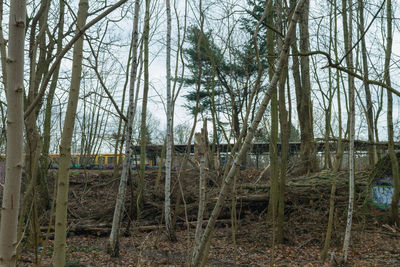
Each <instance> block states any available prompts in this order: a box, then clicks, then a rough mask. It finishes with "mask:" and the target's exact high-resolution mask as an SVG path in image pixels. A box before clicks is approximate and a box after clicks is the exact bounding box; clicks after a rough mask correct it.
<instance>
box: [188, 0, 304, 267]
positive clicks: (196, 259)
mask: <svg viewBox="0 0 400 267" xmlns="http://www.w3.org/2000/svg"><path fill="white" fill-rule="evenodd" d="M305 1H306V0H300V1H299V3H298V5H297V7H296V9H295V11H294V14H293V17H292V20H291V22H290V24H289V27H288V31H287V34H286V37H285V41H284V45H283V46H282V51H281V52H280V55H279V60H278V64H277V67H276V71H275V74H274V77H273V79H272V80H271V83H270V84H269V86H268V88H267V91H266V93H265V95H264V97H263V99H262V101H261V104H260V107H259V109H258V110H257V112H256V114H255V117H254V119H253V121H252V123H251V125H250V127H249V129H248V131H247V135H246V137H245V140H244V143H243V146H242V147H241V149H240V151H239V153H238V154H237V155H236V157H235V160H234V163H233V165H232V167H231V168H230V170H229V172H228V173H227V175H226V177H225V178H224V180H223V183H222V187H221V190H220V193H219V196H218V200H217V202H216V204H215V206H214V209H213V211H212V213H211V216H210V219H209V220H208V224H207V227H206V229H205V231H204V233H203V235H202V238H201V241H200V243H199V245H197V246H196V247H195V249H194V256H193V258H192V261H191V266H200V264H201V261H202V259H203V258H205V256H204V254H205V253H206V247H207V245H208V244H209V243H210V239H211V236H212V233H213V230H214V226H215V222H216V220H217V218H218V215H219V213H220V211H221V208H222V204H223V203H224V200H225V197H226V194H227V192H228V188H230V185H231V182H232V178H233V177H234V175H235V173H236V169H238V168H239V167H240V163H241V160H242V159H243V157H244V156H245V154H246V153H247V151H248V150H249V148H250V145H251V142H252V140H253V137H254V133H255V130H256V129H257V127H258V125H259V123H260V121H261V118H262V116H263V115H264V112H265V109H266V108H267V106H268V103H269V100H270V92H271V90H272V88H273V87H275V86H276V84H277V82H278V80H279V77H280V74H281V72H282V71H283V68H284V65H285V62H286V60H287V56H288V53H289V46H290V43H291V41H292V38H293V33H294V31H295V28H296V24H297V20H298V18H299V13H300V8H301V7H302V6H303V4H304V2H305Z"/></svg>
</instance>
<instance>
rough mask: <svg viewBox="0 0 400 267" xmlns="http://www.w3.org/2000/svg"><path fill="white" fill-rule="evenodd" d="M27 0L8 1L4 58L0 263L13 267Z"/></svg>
mask: <svg viewBox="0 0 400 267" xmlns="http://www.w3.org/2000/svg"><path fill="white" fill-rule="evenodd" d="M25 12H26V1H24V0H15V1H11V4H10V16H9V43H8V59H7V86H6V88H7V103H8V110H7V152H6V153H7V154H6V181H5V186H4V192H3V202H2V211H1V228H0V265H1V266H15V264H16V248H17V245H18V242H17V222H18V210H19V199H20V189H21V176H22V152H23V127H24V117H23V114H24V44H25V27H26V24H25V18H26V13H25Z"/></svg>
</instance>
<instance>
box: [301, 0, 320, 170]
mask: <svg viewBox="0 0 400 267" xmlns="http://www.w3.org/2000/svg"><path fill="white" fill-rule="evenodd" d="M309 9H310V1H309V0H307V1H306V2H305V4H304V6H303V10H302V12H301V15H300V19H299V28H300V52H302V53H306V52H308V51H310V40H309V38H310V34H309V31H308V19H309V18H308V17H309ZM300 71H301V87H300V88H298V87H296V100H297V113H298V117H299V118H300V119H299V124H300V134H301V147H300V160H301V165H300V166H301V167H300V168H301V169H302V171H301V172H304V173H309V172H315V171H317V170H318V162H317V158H316V155H315V145H314V132H313V131H314V130H313V109H312V103H311V81H310V60H309V57H308V56H301V57H300ZM299 89H300V90H299Z"/></svg>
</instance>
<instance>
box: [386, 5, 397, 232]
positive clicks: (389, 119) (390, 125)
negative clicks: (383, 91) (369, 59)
mask: <svg viewBox="0 0 400 267" xmlns="http://www.w3.org/2000/svg"><path fill="white" fill-rule="evenodd" d="M386 9H387V10H386V13H387V15H386V16H387V19H386V23H387V27H386V28H387V35H386V53H385V82H386V84H387V85H389V86H391V80H390V58H391V54H392V43H393V37H392V1H391V0H387V1H386ZM387 98H388V99H387V124H388V149H389V157H390V161H391V163H392V173H393V189H394V192H393V197H392V203H391V214H390V215H391V220H392V223H393V224H397V225H398V226H399V225H400V224H399V223H400V220H399V197H400V195H399V193H400V181H399V163H398V159H397V157H396V152H395V150H394V141H393V139H394V138H393V135H394V133H393V97H392V92H390V91H387Z"/></svg>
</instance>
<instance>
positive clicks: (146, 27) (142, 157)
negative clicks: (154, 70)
mask: <svg viewBox="0 0 400 267" xmlns="http://www.w3.org/2000/svg"><path fill="white" fill-rule="evenodd" d="M145 2H146V10H145V18H144V33H143V43H144V84H143V99H142V114H141V121H140V172H139V183H138V189H137V190H138V195H137V202H136V210H137V219H138V220H139V218H140V212H141V206H142V201H143V200H142V197H143V187H144V170H145V168H146V145H147V141H148V140H147V126H146V116H147V96H148V93H149V34H150V11H149V10H150V0H146V1H145Z"/></svg>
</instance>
